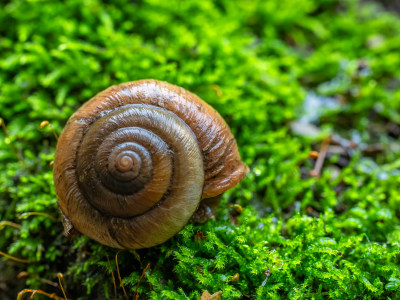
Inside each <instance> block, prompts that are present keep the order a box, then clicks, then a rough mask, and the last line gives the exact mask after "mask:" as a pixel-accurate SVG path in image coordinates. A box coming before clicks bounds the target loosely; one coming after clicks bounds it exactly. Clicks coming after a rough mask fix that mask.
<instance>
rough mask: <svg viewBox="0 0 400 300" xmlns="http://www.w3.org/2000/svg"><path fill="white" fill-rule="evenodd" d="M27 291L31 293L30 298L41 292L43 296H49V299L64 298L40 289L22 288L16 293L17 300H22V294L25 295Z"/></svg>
mask: <svg viewBox="0 0 400 300" xmlns="http://www.w3.org/2000/svg"><path fill="white" fill-rule="evenodd" d="M27 293H32V295H31V297H30V298H31V299H33V297H34V296H35V294H42V295H45V296H47V297H49V298H51V299H56V300H64V298H61V297H58V296H57V295H56V294H54V293H53V294H50V293H46V292H44V291H41V290H32V289H24V290H22V291H20V292H19V293H18V296H17V300H22V299H23V296H24V295H25V294H27ZM65 299H67V298H65Z"/></svg>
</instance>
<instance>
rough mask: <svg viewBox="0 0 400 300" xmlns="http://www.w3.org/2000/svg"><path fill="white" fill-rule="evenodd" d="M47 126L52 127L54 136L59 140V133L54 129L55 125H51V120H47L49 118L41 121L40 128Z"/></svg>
mask: <svg viewBox="0 0 400 300" xmlns="http://www.w3.org/2000/svg"><path fill="white" fill-rule="evenodd" d="M47 126H49V127H50V129H51V131H52V132H53V135H54V137H55V138H56V140H57V142H58V135H57V133H56V131H55V130H54V127H53V125H51V124H50V122H49V121H47V120H45V121H42V123H40V130H42V129H43V128H45V127H47Z"/></svg>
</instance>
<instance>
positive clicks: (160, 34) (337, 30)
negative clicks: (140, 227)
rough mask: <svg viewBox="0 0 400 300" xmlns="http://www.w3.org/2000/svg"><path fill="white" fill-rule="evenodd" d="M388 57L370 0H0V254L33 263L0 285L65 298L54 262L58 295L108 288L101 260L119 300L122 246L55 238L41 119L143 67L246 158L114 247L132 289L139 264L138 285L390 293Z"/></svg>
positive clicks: (169, 290) (398, 146) (100, 294)
mask: <svg viewBox="0 0 400 300" xmlns="http://www.w3.org/2000/svg"><path fill="white" fill-rule="evenodd" d="M399 53H400V20H399V16H398V15H396V14H395V12H388V11H386V10H384V8H382V7H380V6H379V4H376V3H370V2H368V1H357V0H345V1H337V0H318V1H314V0H302V1H297V0H280V1H275V0H268V1H261V0H260V1H231V0H219V1H211V0H210V1H208V0H202V1H197V0H193V1H177V0H170V1H164V0H147V1H144V0H143V1H128V0H117V1H104V2H102V1H99V0H85V1H81V0H69V1H33V0H32V1H25V0H13V1H10V2H2V4H1V9H0V117H1V118H3V120H4V121H5V123H6V125H7V129H8V131H9V136H6V135H5V134H4V132H0V164H1V165H0V166H1V168H0V217H1V221H3V223H1V224H2V225H3V226H2V229H1V231H0V251H2V252H4V253H8V254H9V255H12V256H15V257H18V258H22V259H26V260H29V263H19V262H15V261H13V260H10V259H6V258H3V259H2V260H1V262H0V298H1V299H14V298H15V297H16V294H17V292H18V291H19V290H22V289H24V288H34V289H41V290H44V291H47V292H50V293H56V294H57V295H58V296H62V292H61V290H60V288H59V287H57V285H55V286H54V284H56V283H57V282H58V281H57V273H58V272H61V273H63V275H64V278H63V282H64V288H65V289H66V292H67V296H68V297H69V298H73V299H77V298H80V299H95V298H99V299H102V298H114V287H113V278H112V275H111V269H112V270H113V274H114V276H115V280H116V282H117V285H118V287H117V293H118V297H119V298H124V296H123V292H122V289H121V288H120V287H119V279H118V276H117V273H116V264H115V260H114V257H115V255H116V253H117V251H116V250H115V249H111V248H108V247H105V246H101V245H99V244H97V243H95V242H94V241H92V240H89V239H88V238H86V237H84V236H80V237H78V238H76V239H75V240H73V241H69V240H67V238H66V237H65V236H64V234H63V228H62V225H61V221H60V216H59V213H58V211H57V205H56V195H55V192H54V186H53V180H52V170H51V168H50V167H49V163H50V162H51V161H52V159H53V157H54V150H55V145H56V141H55V139H54V138H53V134H52V132H51V130H50V128H49V127H46V128H44V129H43V130H42V131H40V130H39V124H40V123H41V122H42V121H43V120H49V121H50V122H51V124H52V125H53V126H54V128H55V130H56V132H60V131H61V130H62V128H63V126H64V124H65V122H66V120H67V119H68V117H69V116H70V115H71V114H72V113H73V112H74V111H75V110H76V109H77V108H78V107H79V106H80V105H81V104H82V103H83V102H84V101H86V100H87V99H89V98H90V97H92V96H93V95H94V94H96V93H98V92H99V91H101V90H103V89H105V88H106V87H108V86H110V85H112V84H117V83H121V82H125V81H131V80H136V79H142V78H155V79H159V80H164V81H168V82H170V83H173V84H176V85H180V86H182V87H184V88H186V89H188V90H190V91H192V92H194V93H196V94H198V95H199V96H200V97H201V98H202V99H204V100H206V101H207V102H208V103H210V104H211V105H213V106H214V107H215V108H216V109H217V110H218V111H219V112H220V113H221V115H222V116H223V117H224V118H225V120H226V121H227V122H228V124H229V125H230V126H231V128H232V130H233V132H234V134H235V136H236V137H237V141H238V145H239V147H240V151H241V154H242V157H243V159H244V161H245V162H246V163H247V164H248V165H249V166H250V170H251V171H250V173H249V176H248V177H247V179H246V180H245V181H244V182H243V183H241V184H240V186H238V187H236V188H235V189H233V190H231V191H229V192H227V193H226V194H225V195H224V198H223V203H222V204H221V208H220V211H219V214H218V215H217V217H216V219H215V220H211V221H209V222H207V223H205V224H203V225H197V224H189V225H188V226H187V227H185V229H184V230H182V231H181V232H180V233H179V234H178V235H177V236H175V237H174V238H172V239H171V240H169V241H168V242H167V243H165V244H163V245H161V246H158V247H154V248H152V249H147V250H139V251H137V253H133V252H129V251H123V252H120V253H119V254H118V262H119V268H120V274H121V278H122V281H123V285H124V287H125V289H126V292H127V294H128V296H129V298H132V297H133V295H134V292H135V291H136V288H137V285H138V281H139V278H140V276H141V275H142V272H143V270H144V269H145V267H146V265H147V264H150V270H147V271H146V272H145V275H144V277H143V278H142V280H141V283H140V285H139V287H138V294H140V299H147V298H152V299H186V298H189V299H198V298H199V297H200V295H201V294H202V292H203V291H204V290H208V291H209V292H211V293H215V292H217V291H222V298H223V299H285V298H286V299H327V298H334V299H400V269H399V264H400V253H399V251H400V223H399V218H400V156H399V154H400V143H399V137H400V88H399V86H400V55H399ZM328 136H331V137H332V139H333V140H334V141H333V142H332V143H333V144H335V145H333V146H330V147H329V148H328V153H327V158H326V160H325V162H324V165H323V168H322V175H321V176H320V177H319V178H318V177H312V176H310V171H312V170H313V168H314V167H315V159H314V158H310V157H309V154H310V151H312V150H319V149H320V147H321V144H322V143H323V141H324V139H325V140H326V137H328ZM16 153H18V155H19V156H20V157H21V158H22V161H18V157H17V156H18V155H16ZM235 204H238V205H241V206H242V207H243V211H242V212H241V213H240V212H239V211H238V207H237V206H232V205H235ZM28 212H41V213H45V214H47V215H49V216H50V217H49V216H46V215H27V214H25V215H24V213H28ZM21 215H22V218H21V217H20V216H21ZM52 218H55V219H52ZM4 221H10V222H14V223H16V224H19V225H21V228H14V227H11V226H7V225H5V223H4ZM200 232H201V233H202V234H201V233H200ZM204 237H205V238H204ZM139 258H140V260H139ZM108 259H109V261H110V263H109V262H108ZM20 272H28V273H27V274H26V276H23V277H22V278H20V279H17V275H18V274H19V273H20ZM23 274H24V273H23ZM236 274H238V275H236ZM265 274H267V275H268V277H267V276H266V275H265ZM48 281H50V282H53V283H54V284H49V282H48ZM36 298H38V299H40V295H36V296H35V299H36ZM44 298H45V297H44ZM44 298H43V299H44Z"/></svg>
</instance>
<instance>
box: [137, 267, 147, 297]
mask: <svg viewBox="0 0 400 300" xmlns="http://www.w3.org/2000/svg"><path fill="white" fill-rule="evenodd" d="M147 270H150V264H147V266H146V268H144V270H143V272H142V276H140V278H139V281H138V284H137V286H136V291H135V299H138V298H139V295H138V293H137V291H138V289H139V286H140V282H141V281H142V278H143V277H144V275H145V274H146V271H147Z"/></svg>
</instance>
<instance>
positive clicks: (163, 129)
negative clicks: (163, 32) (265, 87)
mask: <svg viewBox="0 0 400 300" xmlns="http://www.w3.org/2000/svg"><path fill="white" fill-rule="evenodd" d="M246 172H247V166H246V165H245V164H244V163H243V162H242V161H241V159H240V155H239V152H238V149H237V144H236V141H235V139H234V137H233V135H232V133H231V131H230V130H229V128H228V126H227V125H226V123H225V122H224V120H223V119H222V117H221V116H220V115H219V114H218V113H217V112H216V111H215V110H214V109H213V108H212V107H211V106H209V105H208V104H206V103H205V102H203V101H202V100H201V99H200V98H198V97H197V96H196V95H194V94H192V93H190V92H188V91H186V90H184V89H183V88H180V87H177V86H174V85H171V84H169V83H166V82H160V81H156V80H140V81H134V82H128V83H124V84H120V85H116V86H111V87H109V88H108V89H106V90H104V91H102V92H100V93H99V94H97V95H96V96H95V97H93V98H92V99H90V100H89V101H88V102H86V103H85V104H84V105H83V106H82V107H81V108H80V109H79V110H78V111H77V112H75V113H74V114H73V115H72V116H71V118H70V119H69V121H68V123H67V125H66V127H65V128H64V130H63V132H62V134H61V136H60V139H59V141H58V144H57V149H56V155H55V160H54V181H55V188H56V192H57V196H58V199H59V201H58V205H59V208H60V210H61V212H62V214H63V217H64V220H65V222H64V225H65V230H66V231H67V232H68V231H70V230H71V229H72V228H74V229H75V230H77V231H79V232H81V233H83V234H85V235H87V236H89V237H90V238H92V239H94V240H96V241H98V242H100V243H102V244H105V245H108V246H111V247H115V248H120V249H139V248H148V247H152V246H154V245H157V244H160V243H163V242H165V241H166V240H168V239H169V238H170V237H172V236H173V235H175V234H176V233H177V232H178V231H179V230H181V229H182V227H183V226H184V225H185V224H186V223H187V222H188V221H189V220H190V218H191V217H192V216H193V214H194V213H195V212H196V209H198V207H199V204H200V201H201V200H202V199H207V200H209V199H210V198H215V199H218V198H219V197H220V195H221V194H222V193H223V192H225V191H226V190H228V189H230V188H232V187H233V186H235V185H236V184H237V183H239V182H240V181H241V180H242V179H243V178H244V176H245V174H246Z"/></svg>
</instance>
